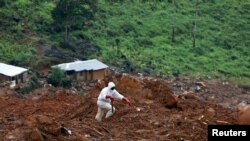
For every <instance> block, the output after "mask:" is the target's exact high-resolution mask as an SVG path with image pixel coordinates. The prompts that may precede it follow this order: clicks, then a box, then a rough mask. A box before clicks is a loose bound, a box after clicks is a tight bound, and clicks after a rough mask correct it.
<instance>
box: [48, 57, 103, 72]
mask: <svg viewBox="0 0 250 141" xmlns="http://www.w3.org/2000/svg"><path fill="white" fill-rule="evenodd" d="M53 67H59V68H60V69H62V70H65V71H71V70H74V71H77V72H78V71H83V70H100V69H105V68H107V67H108V66H107V65H105V64H103V63H102V62H100V61H98V60H97V59H92V60H86V61H75V62H71V63H63V64H59V65H56V66H53Z"/></svg>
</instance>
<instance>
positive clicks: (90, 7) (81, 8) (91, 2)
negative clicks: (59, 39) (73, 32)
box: [52, 0, 97, 41]
mask: <svg viewBox="0 0 250 141" xmlns="http://www.w3.org/2000/svg"><path fill="white" fill-rule="evenodd" d="M96 5H97V0H60V1H59V2H58V4H57V5H56V7H55V9H54V10H53V11H52V17H53V19H54V21H55V23H56V24H57V25H59V26H61V27H63V28H64V30H65V34H64V35H65V36H64V41H68V38H69V31H70V29H71V28H72V27H82V26H84V24H85V23H86V22H87V21H88V20H91V19H93V17H94V14H95V12H96Z"/></svg>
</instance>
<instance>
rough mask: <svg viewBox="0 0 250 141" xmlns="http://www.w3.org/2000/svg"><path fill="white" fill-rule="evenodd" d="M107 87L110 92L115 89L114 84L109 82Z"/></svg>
mask: <svg viewBox="0 0 250 141" xmlns="http://www.w3.org/2000/svg"><path fill="white" fill-rule="evenodd" d="M108 87H109V88H110V89H111V90H114V89H115V83H114V82H109V83H108Z"/></svg>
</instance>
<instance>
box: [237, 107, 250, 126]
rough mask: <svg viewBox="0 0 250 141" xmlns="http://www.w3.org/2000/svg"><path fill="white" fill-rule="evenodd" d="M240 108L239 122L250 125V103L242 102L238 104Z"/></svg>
mask: <svg viewBox="0 0 250 141" xmlns="http://www.w3.org/2000/svg"><path fill="white" fill-rule="evenodd" d="M237 108H238V110H239V114H238V122H239V124H248V125H250V105H248V104H245V103H240V104H239V105H237Z"/></svg>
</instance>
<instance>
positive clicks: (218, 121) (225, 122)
mask: <svg viewBox="0 0 250 141" xmlns="http://www.w3.org/2000/svg"><path fill="white" fill-rule="evenodd" d="M216 122H217V123H224V124H230V123H229V122H227V121H222V120H217V121H216Z"/></svg>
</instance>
